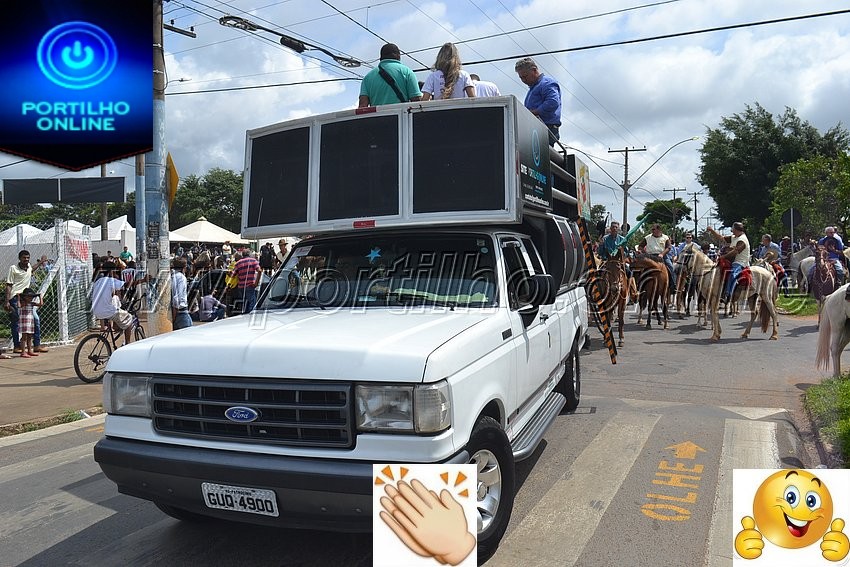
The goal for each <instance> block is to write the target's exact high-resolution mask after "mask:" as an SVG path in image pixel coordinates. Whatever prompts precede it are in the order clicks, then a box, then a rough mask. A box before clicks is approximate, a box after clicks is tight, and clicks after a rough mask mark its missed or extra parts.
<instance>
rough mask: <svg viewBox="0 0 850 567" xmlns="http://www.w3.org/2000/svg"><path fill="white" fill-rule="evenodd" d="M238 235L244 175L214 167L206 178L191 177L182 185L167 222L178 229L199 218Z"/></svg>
mask: <svg viewBox="0 0 850 567" xmlns="http://www.w3.org/2000/svg"><path fill="white" fill-rule="evenodd" d="M202 216H203V217H206V219H207V220H208V221H210V222H212V223H215V224H217V225H218V226H220V227H222V228H225V229H227V230H229V231H231V232H236V233H238V232H239V230H240V228H241V220H242V173H236V172H235V171H233V170H230V169H221V168H218V167H215V168H213V169H211V170H209V171H208V172H207V173H206V175H204V176H203V177H198V176H197V175H189V176H187V177H186V178H184V179H183V180H182V181H181V182H180V187H179V188H178V190H177V195H176V196H175V198H174V204H173V206H172V207H171V211H170V212H169V215H168V219H169V225H170V227H171V228H174V229H177V228H179V227H181V226H185V225H187V224H189V223H192V222H195V221H196V220H198V218H199V217H202Z"/></svg>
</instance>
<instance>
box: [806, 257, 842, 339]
mask: <svg viewBox="0 0 850 567" xmlns="http://www.w3.org/2000/svg"><path fill="white" fill-rule="evenodd" d="M807 276H808V275H807V274H803V277H804V278H805V277H807ZM838 286H839V282H838V276H837V274H836V273H835V266H834V265H833V264H832V260H830V259H829V252H827V250H826V248H824V247H823V246H819V247H818V251H817V254H815V270H814V273H813V274H812V284H811V294H812V295H813V296H814V298H815V301H817V302H818V326H820V319H821V312H822V311H823V302H824V300H826V298H827V297H828V296H829V295H831V294H832V292H834V291H835V290H836V289H838Z"/></svg>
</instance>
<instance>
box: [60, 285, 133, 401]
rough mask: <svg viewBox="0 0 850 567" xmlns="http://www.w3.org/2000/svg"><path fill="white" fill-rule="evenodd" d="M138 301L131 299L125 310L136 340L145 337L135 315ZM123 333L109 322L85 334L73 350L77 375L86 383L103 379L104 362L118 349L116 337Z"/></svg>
mask: <svg viewBox="0 0 850 567" xmlns="http://www.w3.org/2000/svg"><path fill="white" fill-rule="evenodd" d="M139 303H140V300H139V299H135V300H131V301H130V303H129V304H128V306H127V312H128V313H129V314H130V315H132V316H133V324H132V326H131V328H132V329H133V336H134V338H135V339H136V340H137V341H140V340H142V339H144V338H145V329H144V327H142V325H141V323H140V322H139V317H138V315H137V313H138V307H139V305H138V304H139ZM123 335H124V331H123V330H122V329H120V328H119V327H118V326H117V325H112V324H111V323H109V322H107V324H106V326H105V327H104V328H103V330H101V331H100V332H97V333H90V334H88V335H86V337H85V338H84V339H83V340H82V341H80V344H78V345H77V350H76V352H74V370H75V371H76V372H77V377H78V378H79V379H80V380H82V381H83V382H85V383H87V384H91V383H94V382H99V381H100V380H103V375H104V374H106V363H107V362H109V357H110V356H112V352H113V351H114V350H117V349H118V339H120V338H121V337H122V336H123ZM83 353H86V354H83Z"/></svg>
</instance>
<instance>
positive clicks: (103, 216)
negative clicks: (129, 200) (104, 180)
mask: <svg viewBox="0 0 850 567" xmlns="http://www.w3.org/2000/svg"><path fill="white" fill-rule="evenodd" d="M100 176H101V177H106V164H105V163H102V164H100ZM108 222H109V203H105V202H104V203H101V204H100V240H101V242H106V241H107V240H109V227H108V226H107V223H108Z"/></svg>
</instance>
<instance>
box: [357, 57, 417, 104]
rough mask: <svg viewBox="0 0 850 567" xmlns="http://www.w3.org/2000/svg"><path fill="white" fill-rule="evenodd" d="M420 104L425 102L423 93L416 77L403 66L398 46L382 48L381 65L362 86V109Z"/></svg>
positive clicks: (373, 70)
mask: <svg viewBox="0 0 850 567" xmlns="http://www.w3.org/2000/svg"><path fill="white" fill-rule="evenodd" d="M418 100H422V91H420V90H419V81H417V80H416V75H414V74H413V71H411V70H410V67H408V66H407V65H405V64H404V63H402V62H401V51H400V50H399V48H398V46H397V45H396V44H394V43H387V44H386V45H384V46H383V47H382V48H381V62H380V63H378V66H377V67H375V68H374V69H372V70H371V71H369V72H368V73H366V76H365V77H363V81H362V82H361V83H360V98H359V99H358V102H357V106H358V108H364V107H367V106H380V105H382V104H397V103H400V102H413V101H418Z"/></svg>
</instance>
